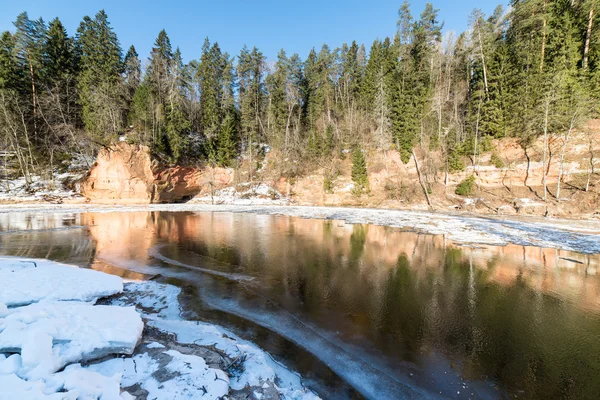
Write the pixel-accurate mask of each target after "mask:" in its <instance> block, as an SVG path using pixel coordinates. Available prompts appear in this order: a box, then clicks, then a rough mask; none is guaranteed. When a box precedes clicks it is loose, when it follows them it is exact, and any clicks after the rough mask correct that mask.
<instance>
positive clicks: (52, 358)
mask: <svg viewBox="0 0 600 400" xmlns="http://www.w3.org/2000/svg"><path fill="white" fill-rule="evenodd" d="M143 329H144V324H143V322H142V319H141V317H140V316H139V315H138V313H137V312H136V311H135V308H133V307H115V306H93V305H91V304H86V303H80V302H41V303H36V304H31V305H28V306H25V307H18V308H14V309H9V310H8V315H7V316H6V317H5V318H3V319H2V320H0V352H5V353H8V352H19V351H20V352H21V358H22V366H21V368H20V370H19V376H21V377H27V378H29V379H41V378H43V377H45V376H47V375H49V374H51V373H53V372H56V371H58V370H59V369H61V368H62V367H64V366H65V365H67V364H69V363H73V362H79V361H82V360H90V359H94V358H98V357H102V356H105V355H107V354H113V353H120V354H132V353H133V351H134V349H135V347H136V345H137V342H138V341H139V339H140V337H141V335H142V331H143Z"/></svg>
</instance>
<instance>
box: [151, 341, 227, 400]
mask: <svg viewBox="0 0 600 400" xmlns="http://www.w3.org/2000/svg"><path fill="white" fill-rule="evenodd" d="M165 354H168V355H170V356H171V357H173V360H172V361H171V362H170V363H169V364H168V365H167V367H166V369H167V370H168V371H170V372H172V373H175V374H176V375H175V377H174V378H173V379H169V380H167V381H165V382H162V383H159V382H158V381H156V380H155V379H149V380H147V381H146V382H144V384H143V385H142V387H143V388H144V389H146V390H148V397H149V398H151V399H157V400H169V399H181V400H184V399H190V400H193V399H197V398H198V397H202V398H207V399H218V398H220V397H221V396H224V395H226V394H227V393H229V378H228V377H227V375H225V373H224V372H223V371H221V370H218V369H213V368H209V367H208V366H207V365H206V362H204V359H203V358H202V357H198V356H194V355H186V354H181V353H180V352H178V351H175V350H169V351H166V352H165Z"/></svg>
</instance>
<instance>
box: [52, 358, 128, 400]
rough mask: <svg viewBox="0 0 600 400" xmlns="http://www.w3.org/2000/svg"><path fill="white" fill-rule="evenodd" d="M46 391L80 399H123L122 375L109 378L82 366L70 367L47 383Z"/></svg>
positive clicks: (74, 365)
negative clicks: (65, 393) (68, 393)
mask: <svg viewBox="0 0 600 400" xmlns="http://www.w3.org/2000/svg"><path fill="white" fill-rule="evenodd" d="M46 390H47V391H54V392H58V391H60V390H63V391H68V392H71V393H77V398H78V399H102V400H122V399H123V398H122V397H121V375H120V374H115V375H114V376H110V377H107V376H104V375H102V374H99V373H97V372H94V371H90V370H87V369H84V368H82V367H81V365H80V364H73V365H69V366H68V367H67V368H65V370H64V371H62V372H59V373H57V374H54V375H53V376H51V377H50V378H49V379H48V380H47V382H46Z"/></svg>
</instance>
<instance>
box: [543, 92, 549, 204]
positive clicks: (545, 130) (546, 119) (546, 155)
mask: <svg viewBox="0 0 600 400" xmlns="http://www.w3.org/2000/svg"><path fill="white" fill-rule="evenodd" d="M549 109H550V99H546V107H545V110H544V160H543V167H544V168H543V169H542V174H543V175H542V176H543V179H542V182H543V184H544V201H546V200H547V197H548V196H547V192H546V190H547V182H546V177H547V175H548V174H547V173H546V162H547V160H546V159H547V157H548V113H549Z"/></svg>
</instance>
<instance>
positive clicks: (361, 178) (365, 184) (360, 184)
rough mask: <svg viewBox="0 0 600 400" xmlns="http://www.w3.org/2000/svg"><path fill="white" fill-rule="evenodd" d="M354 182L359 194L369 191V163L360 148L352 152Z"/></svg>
mask: <svg viewBox="0 0 600 400" xmlns="http://www.w3.org/2000/svg"><path fill="white" fill-rule="evenodd" d="M352 182H354V189H355V191H356V192H357V193H360V192H363V191H368V190H369V176H368V175H367V162H366V160H365V155H364V154H363V151H362V150H361V149H360V147H358V146H357V147H355V148H354V150H353V151H352Z"/></svg>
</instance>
